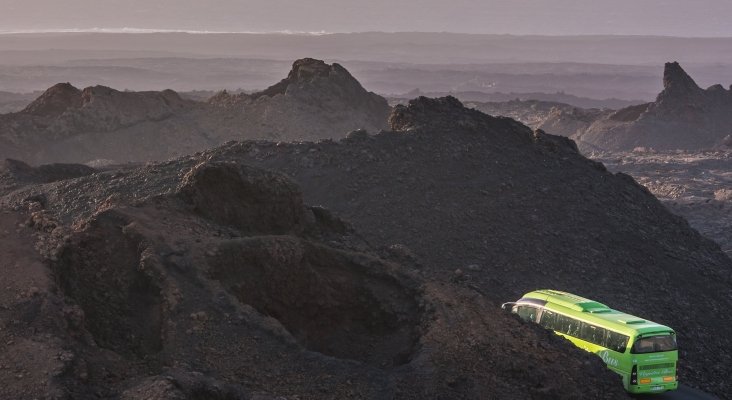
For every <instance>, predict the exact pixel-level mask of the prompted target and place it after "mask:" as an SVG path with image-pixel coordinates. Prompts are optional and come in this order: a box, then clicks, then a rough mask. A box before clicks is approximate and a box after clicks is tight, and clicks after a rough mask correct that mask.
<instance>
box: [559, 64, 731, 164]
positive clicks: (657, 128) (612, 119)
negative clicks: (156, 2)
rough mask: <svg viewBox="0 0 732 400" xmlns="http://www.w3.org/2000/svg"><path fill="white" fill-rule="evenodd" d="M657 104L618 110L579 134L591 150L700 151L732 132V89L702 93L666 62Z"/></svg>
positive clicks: (581, 143) (582, 144) (717, 87)
mask: <svg viewBox="0 0 732 400" xmlns="http://www.w3.org/2000/svg"><path fill="white" fill-rule="evenodd" d="M663 86H664V89H663V91H662V92H661V93H660V94H659V95H658V97H657V98H656V101H655V102H653V103H649V104H646V105H640V106H633V107H629V108H626V109H622V110H618V111H617V112H615V113H614V114H611V115H609V116H607V117H605V118H600V119H598V120H597V121H595V122H594V123H593V124H592V125H591V126H590V127H589V128H587V130H586V131H585V132H582V133H579V134H577V135H575V136H574V138H575V140H577V142H578V144H579V146H580V148H582V149H583V150H586V151H591V150H611V151H627V150H632V149H633V148H636V147H646V148H654V149H658V150H673V149H685V150H699V149H705V148H712V147H715V146H718V145H719V144H721V143H722V141H723V138H724V137H725V136H726V135H729V134H730V131H731V130H732V128H730V127H731V126H732V91H730V90H726V89H725V88H723V87H722V86H721V85H714V86H711V87H709V88H707V89H706V90H705V89H702V88H700V87H699V86H698V85H697V84H696V82H694V80H693V79H692V78H691V77H690V76H689V75H688V74H687V73H686V72H685V71H684V70H683V69H682V68H681V66H680V65H679V64H678V63H676V62H674V63H667V64H666V68H665V71H664V76H663Z"/></svg>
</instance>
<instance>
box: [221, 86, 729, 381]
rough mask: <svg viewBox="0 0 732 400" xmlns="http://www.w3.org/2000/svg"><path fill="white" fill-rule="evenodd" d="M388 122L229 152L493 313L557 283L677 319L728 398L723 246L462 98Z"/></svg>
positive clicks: (555, 140)
mask: <svg viewBox="0 0 732 400" xmlns="http://www.w3.org/2000/svg"><path fill="white" fill-rule="evenodd" d="M390 122H391V128H392V131H391V132H384V133H381V134H378V135H375V136H369V135H365V134H363V133H361V134H353V135H350V137H349V138H348V139H346V140H343V141H341V142H321V143H316V144H313V143H304V144H279V145H275V144H266V143H265V144H261V143H259V144H258V143H242V144H233V145H230V146H228V148H224V149H223V150H224V152H223V155H224V156H225V157H234V158H239V159H241V160H244V161H245V162H251V163H256V164H257V165H260V166H264V167H267V168H273V169H277V170H280V171H283V172H286V173H287V174H289V175H291V176H292V177H293V178H294V179H295V180H296V181H297V182H298V183H299V184H300V185H301V186H302V188H303V192H304V195H305V199H306V201H307V202H309V203H311V204H321V205H323V206H325V207H328V208H329V209H332V210H334V211H335V212H336V213H338V214H339V215H342V216H344V217H345V218H347V219H349V220H351V221H352V222H353V223H354V226H355V227H356V229H357V230H358V231H359V232H361V234H363V235H364V237H365V238H366V239H367V240H368V241H369V242H370V243H372V244H374V245H389V244H393V243H400V244H403V245H405V246H406V247H407V248H408V249H411V251H412V252H414V254H415V255H416V256H417V257H418V258H419V259H420V260H423V261H424V268H423V271H424V274H425V276H428V277H430V279H435V280H440V281H450V280H457V281H458V282H462V283H463V284H464V285H465V286H466V287H469V288H473V289H475V290H478V291H480V292H481V293H483V294H484V295H485V296H486V297H488V298H489V299H490V300H491V301H493V304H494V305H496V306H497V304H498V303H500V302H501V301H508V300H513V299H516V298H518V297H519V296H520V295H521V294H523V293H524V292H527V291H530V290H533V289H537V288H547V287H548V288H556V289H564V290H567V291H570V292H574V293H578V294H580V295H583V296H586V297H589V298H593V299H597V300H599V301H601V302H605V303H607V304H609V305H610V306H612V307H615V308H618V309H622V310H625V311H628V312H631V313H634V314H637V315H640V316H643V317H646V318H649V319H651V320H654V321H658V322H661V323H665V324H668V325H670V326H672V327H673V328H675V329H677V330H678V332H679V342H680V343H681V348H682V351H681V357H682V362H681V363H680V367H681V373H680V379H681V380H682V381H683V382H685V383H688V384H690V385H692V386H698V387H703V388H706V389H708V390H711V391H713V392H715V393H718V394H722V395H724V394H729V393H730V391H731V390H732V388H730V386H729V383H728V381H727V379H726V376H727V375H728V373H729V369H728V366H729V365H730V364H731V363H732V357H731V354H730V351H729V350H728V349H730V348H732V339H731V338H732V323H730V322H729V321H728V320H726V319H720V318H719V315H720V313H721V314H724V313H725V311H724V310H727V309H729V308H730V307H732V280H731V278H730V274H731V273H732V262H731V261H730V259H729V258H728V257H726V256H725V255H724V254H723V253H722V252H721V251H720V249H719V246H718V245H716V244H715V243H713V242H712V241H710V240H708V239H706V238H704V237H702V236H701V235H699V234H698V233H697V232H696V231H695V230H693V229H691V228H690V227H689V225H688V224H687V223H686V221H684V220H683V219H682V218H680V217H677V216H675V215H673V214H671V213H670V212H669V211H668V210H667V209H666V208H665V207H664V206H663V205H662V204H661V203H660V202H659V201H658V200H657V199H656V198H655V197H653V196H652V195H651V194H650V193H649V192H648V191H647V190H646V189H645V188H643V187H642V186H640V185H638V184H637V183H636V182H634V181H633V180H632V178H630V177H628V176H627V175H623V174H612V173H610V172H608V171H606V170H605V168H604V167H603V166H602V165H601V164H599V163H596V162H593V161H591V160H589V159H586V158H584V157H583V156H581V155H580V154H579V153H578V152H577V149H576V147H575V146H574V143H573V142H571V141H570V140H569V139H566V138H563V137H558V136H552V135H547V134H543V133H542V132H532V131H531V130H530V129H529V128H527V127H525V126H523V125H521V124H519V123H517V122H515V121H513V120H510V119H507V118H493V117H490V116H487V115H485V114H482V113H480V112H478V111H475V110H470V109H466V108H463V107H462V106H461V104H460V103H459V102H458V101H457V100H455V99H452V98H443V99H438V100H431V99H427V98H419V99H417V100H413V101H412V102H410V104H409V105H408V106H406V107H404V106H398V107H397V108H396V109H395V111H394V113H393V114H392V116H391V118H390ZM219 154H221V153H220V152H216V153H211V156H213V157H214V159H215V158H216V157H217V156H219ZM458 270H459V271H458Z"/></svg>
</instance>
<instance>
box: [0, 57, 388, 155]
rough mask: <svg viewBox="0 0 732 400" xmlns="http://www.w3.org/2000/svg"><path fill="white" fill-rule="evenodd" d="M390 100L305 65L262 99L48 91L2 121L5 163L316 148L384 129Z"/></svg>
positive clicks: (338, 74)
mask: <svg viewBox="0 0 732 400" xmlns="http://www.w3.org/2000/svg"><path fill="white" fill-rule="evenodd" d="M389 110H390V108H389V106H388V104H387V103H386V100H384V99H383V98H381V97H380V96H378V95H376V94H374V93H370V92H367V91H366V90H365V89H364V88H363V87H362V86H361V84H360V83H358V81H357V80H356V79H355V78H353V76H351V75H350V74H349V73H348V71H346V70H345V69H344V68H343V67H341V66H340V65H338V64H333V65H328V64H326V63H324V62H323V61H319V60H314V59H302V60H298V61H296V62H295V63H294V64H293V68H292V71H290V73H289V74H288V76H287V78H285V79H284V80H282V81H281V82H279V83H277V84H276V85H274V86H272V87H270V88H269V89H266V90H264V91H262V92H258V93H254V94H252V95H247V94H236V95H231V94H229V93H227V92H221V93H219V94H217V95H215V96H213V97H212V98H211V99H210V100H209V101H207V102H197V101H192V100H184V99H182V98H181V97H180V96H179V95H178V94H177V93H175V92H173V91H171V90H165V91H162V92H127V91H118V90H114V89H111V88H108V87H104V86H95V87H88V88H85V89H83V90H79V89H77V88H75V87H73V86H71V85H70V84H68V83H65V84H58V85H55V86H53V87H52V88H50V89H48V90H47V91H46V92H45V93H44V94H43V95H41V96H40V97H39V98H38V99H36V100H35V101H34V102H32V103H31V104H30V105H28V107H26V108H25V109H24V110H23V111H20V112H17V113H12V114H5V115H0V158H17V159H22V160H24V161H26V162H29V163H32V164H37V163H48V162H75V163H78V162H81V163H88V162H92V161H94V160H106V161H104V162H106V163H110V162H117V163H124V162H128V161H150V160H162V159H168V158H170V157H175V156H180V155H184V154H191V153H195V152H196V151H200V150H204V149H207V148H210V147H213V146H216V145H219V144H222V143H224V142H226V141H229V140H243V139H273V140H318V139H326V138H340V137H343V136H345V134H346V133H347V132H350V131H353V130H355V129H366V130H369V131H372V132H376V131H379V130H380V129H383V128H386V118H387V116H388V113H389Z"/></svg>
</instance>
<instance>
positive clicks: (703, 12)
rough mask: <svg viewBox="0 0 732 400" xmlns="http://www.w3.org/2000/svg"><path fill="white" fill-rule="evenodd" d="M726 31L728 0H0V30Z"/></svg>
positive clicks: (729, 28) (730, 14)
mask: <svg viewBox="0 0 732 400" xmlns="http://www.w3.org/2000/svg"><path fill="white" fill-rule="evenodd" d="M125 27H127V28H148V29H173V30H208V31H254V32H271V31H304V32H310V31H325V32H360V31H450V32H467V33H510V34H546V35H573V34H622V35H626V34H632V35H671V36H727V37H730V36H732V0H359V1H352V0H209V1H203V0H0V31H12V30H57V29H59V30H60V29H92V28H104V29H119V28H125Z"/></svg>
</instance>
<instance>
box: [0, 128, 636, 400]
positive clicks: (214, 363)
mask: <svg viewBox="0 0 732 400" xmlns="http://www.w3.org/2000/svg"><path fill="white" fill-rule="evenodd" d="M513 124H514V123H509V125H507V126H511V125H513ZM275 148H276V147H275V146H274V145H273V146H272V149H275ZM286 148H287V149H292V147H286ZM231 150H232V149H231V148H225V149H222V150H213V151H210V152H208V153H205V154H199V155H197V156H193V157H188V158H184V159H178V160H175V161H170V162H166V163H158V164H148V165H147V166H145V167H140V168H127V169H121V170H113V171H106V172H99V173H95V174H92V175H88V176H82V177H78V178H76V179H70V180H64V181H57V182H51V183H46V184H32V183H28V184H26V186H24V187H22V188H16V189H15V190H14V191H12V192H9V193H7V194H5V195H3V197H0V205H2V210H0V238H2V240H0V254H3V258H2V262H0V268H2V273H1V274H0V283H2V284H3V288H4V290H3V291H2V293H0V303H1V305H2V307H0V322H1V323H2V325H0V326H2V327H3V329H1V330H0V343H3V344H4V345H0V364H2V365H3V368H5V366H6V365H7V366H9V368H10V371H12V374H8V373H0V397H2V398H14V399H16V398H17V399H31V398H72V399H87V398H89V399H91V398H100V397H101V398H120V399H141V398H145V399H150V400H163V399H165V400H173V399H176V400H177V399H281V398H288V399H296V398H299V399H375V400H376V399H378V400H381V399H438V398H439V399H458V398H461V399H484V398H497V399H517V400H518V399H521V400H523V399H556V398H563V399H586V398H588V397H589V398H593V399H618V398H626V396H625V394H624V392H623V391H622V389H621V386H620V382H619V379H618V377H617V376H615V375H614V374H613V373H612V372H610V371H608V370H607V369H606V368H605V367H604V365H602V363H601V361H600V360H599V359H598V358H596V357H594V356H592V355H590V354H587V353H585V352H583V351H581V350H578V349H576V348H574V347H573V346H571V345H569V344H568V343H567V342H566V341H564V340H562V339H560V338H558V337H557V336H555V335H553V334H551V333H549V332H546V331H543V330H541V329H540V328H538V327H537V326H535V325H530V324H526V323H523V322H521V321H520V320H518V319H517V318H515V317H514V316H512V315H510V314H508V313H506V312H503V311H502V310H500V309H499V308H498V307H497V306H496V305H495V304H494V303H493V302H492V301H490V300H489V298H488V297H487V296H484V295H481V294H480V293H479V292H476V291H475V290H473V289H470V288H469V287H466V286H465V285H463V283H461V282H452V281H450V280H442V279H435V277H434V274H433V273H432V272H429V271H430V270H428V271H427V273H424V272H422V271H421V268H422V267H421V265H420V264H419V262H418V261H417V260H415V259H414V258H413V257H410V255H409V253H408V251H406V250H405V249H404V248H403V247H399V246H395V247H392V248H390V249H384V250H383V251H377V250H376V249H375V248H373V247H371V246H370V245H369V244H367V243H365V242H364V241H363V240H362V239H361V238H360V236H359V235H357V234H356V233H355V232H354V231H353V229H352V228H351V227H350V226H349V225H348V224H347V223H345V222H344V221H342V220H340V219H338V218H336V217H334V216H333V215H331V214H330V213H329V212H328V211H327V210H325V209H323V208H319V207H308V206H305V205H303V199H302V197H303V195H302V192H301V191H300V189H299V188H298V187H297V186H296V185H295V184H294V183H293V182H292V181H291V180H290V179H288V178H286V177H285V176H283V175H282V174H279V173H274V172H268V171H265V170H260V169H258V168H255V167H251V166H247V165H244V164H241V163H240V162H239V161H237V160H236V159H237V158H239V157H238V156H237V154H236V152H235V153H234V154H233V155H234V156H235V157H229V156H228V155H227V153H230V152H231ZM214 159H215V160H214ZM11 210H15V211H11ZM26 210H27V211H26ZM26 212H27V213H30V214H29V215H28V216H27V218H28V222H27V223H26V224H23V223H22V222H23V221H24V220H25V216H24V215H25V213H26ZM19 224H20V226H26V227H23V228H19ZM9 231H12V232H13V233H9ZM34 247H35V248H36V249H37V251H38V252H40V254H38V252H37V251H36V250H34ZM43 257H45V258H46V259H45V264H44V259H43ZM46 265H48V266H50V268H51V275H50V276H51V279H49V274H48V271H46V270H45V269H46ZM483 289H486V288H485V287H484V288H483ZM5 371H8V369H5ZM39 382H43V384H39Z"/></svg>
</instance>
